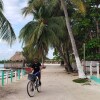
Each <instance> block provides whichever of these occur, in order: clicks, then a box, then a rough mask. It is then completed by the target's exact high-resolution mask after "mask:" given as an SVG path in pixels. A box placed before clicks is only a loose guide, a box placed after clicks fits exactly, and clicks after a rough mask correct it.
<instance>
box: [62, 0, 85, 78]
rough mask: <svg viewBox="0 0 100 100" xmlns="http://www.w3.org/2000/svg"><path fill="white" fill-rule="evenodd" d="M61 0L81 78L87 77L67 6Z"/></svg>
mask: <svg viewBox="0 0 100 100" xmlns="http://www.w3.org/2000/svg"><path fill="white" fill-rule="evenodd" d="M60 1H61V5H62V8H63V10H64V14H65V20H66V26H67V29H68V33H69V36H70V40H71V43H72V49H73V52H74V56H75V60H76V64H77V69H78V75H79V78H86V76H85V74H84V71H83V67H82V65H81V62H80V59H79V55H78V52H77V48H76V44H75V40H74V37H73V34H72V30H71V26H70V23H69V18H68V12H67V7H66V6H65V4H64V0H60Z"/></svg>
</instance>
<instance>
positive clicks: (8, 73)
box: [0, 68, 26, 86]
mask: <svg viewBox="0 0 100 100" xmlns="http://www.w3.org/2000/svg"><path fill="white" fill-rule="evenodd" d="M0 72H1V76H0V82H1V84H0V85H2V86H4V85H5V84H8V83H9V82H10V83H12V82H13V81H17V80H20V79H21V78H22V77H23V76H24V75H25V74H26V71H25V69H24V68H18V69H0Z"/></svg>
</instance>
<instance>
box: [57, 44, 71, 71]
mask: <svg viewBox="0 0 100 100" xmlns="http://www.w3.org/2000/svg"><path fill="white" fill-rule="evenodd" d="M56 48H57V50H58V51H59V53H60V55H61V57H62V58H63V59H64V62H65V69H66V71H67V72H73V69H72V67H71V65H70V63H69V62H68V60H67V57H66V55H64V54H63V52H62V50H61V48H60V47H58V46H56Z"/></svg>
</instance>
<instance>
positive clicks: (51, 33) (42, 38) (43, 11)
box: [19, 3, 64, 56]
mask: <svg viewBox="0 0 100 100" xmlns="http://www.w3.org/2000/svg"><path fill="white" fill-rule="evenodd" d="M33 8H34V10H33V12H31V13H32V14H33V16H34V19H33V20H32V21H30V22H29V23H28V24H26V25H25V26H24V27H23V28H22V29H21V31H20V36H19V38H20V39H21V40H22V41H23V43H24V44H25V45H26V46H27V45H28V46H30V47H33V48H34V49H35V51H37V52H38V53H36V54H39V56H41V54H42V56H44V55H46V54H47V52H48V45H49V44H50V41H55V40H56V41H57V37H56V33H63V30H62V29H61V28H63V25H64V24H62V25H61V23H62V22H63V20H64V18H63V17H52V16H51V13H50V12H48V9H49V6H45V4H43V3H42V5H40V6H39V5H38V8H37V7H36V8H35V7H33ZM27 11H28V10H27V8H25V9H24V13H25V15H26V14H27Z"/></svg>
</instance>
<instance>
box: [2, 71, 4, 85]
mask: <svg viewBox="0 0 100 100" xmlns="http://www.w3.org/2000/svg"><path fill="white" fill-rule="evenodd" d="M2 86H4V71H2Z"/></svg>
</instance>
